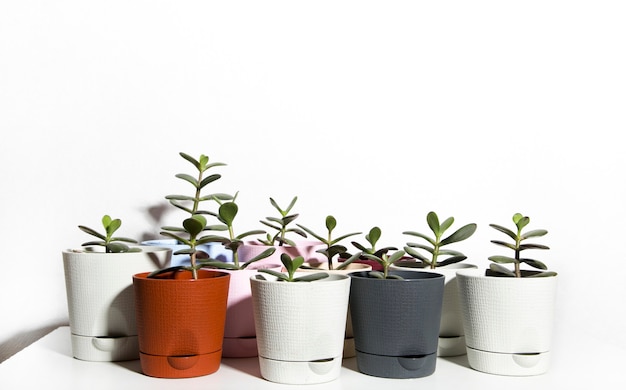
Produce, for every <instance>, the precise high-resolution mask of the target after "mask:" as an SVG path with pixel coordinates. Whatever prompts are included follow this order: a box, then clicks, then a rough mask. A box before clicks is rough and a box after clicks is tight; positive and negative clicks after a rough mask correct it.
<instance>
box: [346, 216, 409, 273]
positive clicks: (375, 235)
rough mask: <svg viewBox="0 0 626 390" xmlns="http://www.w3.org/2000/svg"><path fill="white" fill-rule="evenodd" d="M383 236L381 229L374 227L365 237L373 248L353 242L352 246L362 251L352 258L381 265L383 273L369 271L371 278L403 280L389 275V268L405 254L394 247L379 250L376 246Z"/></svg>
mask: <svg viewBox="0 0 626 390" xmlns="http://www.w3.org/2000/svg"><path fill="white" fill-rule="evenodd" d="M381 235H382V231H381V229H380V228H379V227H378V226H374V227H373V228H371V229H370V231H369V233H368V234H366V235H365V240H366V241H367V242H368V243H369V245H371V247H369V248H368V247H366V246H365V245H362V244H359V243H357V242H352V245H354V246H355V247H357V248H358V249H359V250H360V252H357V253H355V254H354V255H353V256H352V257H354V256H358V257H359V258H361V259H366V260H373V261H375V262H377V263H378V264H380V266H381V268H382V272H381V271H376V270H372V271H369V276H370V277H374V278H379V279H402V277H401V276H398V275H391V274H389V268H390V267H391V264H393V263H395V262H396V261H398V260H400V259H402V258H403V257H404V255H405V252H404V251H402V250H398V249H397V248H395V247H392V246H387V247H383V248H380V249H377V248H376V244H377V243H378V240H380V237H381Z"/></svg>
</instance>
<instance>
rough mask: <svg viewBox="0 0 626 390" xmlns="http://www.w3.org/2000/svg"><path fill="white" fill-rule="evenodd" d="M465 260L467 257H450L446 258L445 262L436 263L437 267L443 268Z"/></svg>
mask: <svg viewBox="0 0 626 390" xmlns="http://www.w3.org/2000/svg"><path fill="white" fill-rule="evenodd" d="M465 259H467V256H452V257H448V258H447V259H445V260H442V261H438V262H437V266H439V267H443V266H446V265H450V264H454V263H458V262H460V261H463V260H465Z"/></svg>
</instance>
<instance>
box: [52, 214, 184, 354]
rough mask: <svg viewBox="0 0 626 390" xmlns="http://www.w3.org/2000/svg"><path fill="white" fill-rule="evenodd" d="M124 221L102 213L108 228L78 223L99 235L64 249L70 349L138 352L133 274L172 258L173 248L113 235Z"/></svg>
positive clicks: (80, 226)
mask: <svg viewBox="0 0 626 390" xmlns="http://www.w3.org/2000/svg"><path fill="white" fill-rule="evenodd" d="M121 225H122V221H121V220H120V219H117V218H115V219H114V218H111V217H110V216H109V215H104V216H103V217H102V227H103V228H104V233H100V232H98V231H96V230H94V229H92V228H89V227H87V226H83V225H79V226H78V228H79V229H80V230H82V231H83V232H85V233H87V234H89V235H90V236H93V237H95V240H93V241H89V242H85V243H83V244H82V247H83V248H82V249H67V250H64V251H63V252H62V255H63V268H64V273H65V287H66V293H67V304H68V313H69V322H70V331H71V342H72V354H73V356H74V357H75V358H77V359H81V360H88V361H120V360H134V359H138V358H139V346H138V341H137V326H136V321H135V301H134V295H133V290H132V283H131V282H132V280H131V278H132V275H134V274H135V273H137V272H140V271H144V270H154V269H158V268H161V267H165V266H167V265H168V264H169V261H170V257H171V255H172V252H171V250H169V249H167V248H160V247H156V246H155V247H142V246H138V245H133V244H136V243H137V242H136V241H135V240H133V239H129V238H124V237H118V236H115V234H116V232H117V231H118V229H119V228H120V227H121Z"/></svg>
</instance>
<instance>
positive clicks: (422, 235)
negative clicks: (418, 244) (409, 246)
mask: <svg viewBox="0 0 626 390" xmlns="http://www.w3.org/2000/svg"><path fill="white" fill-rule="evenodd" d="M402 234H406V235H410V236H416V237H420V238H423V239H424V240H426V241H428V243H429V244H430V245H432V246H435V240H433V239H432V238H430V237H428V236H427V235H425V234H422V233H419V232H412V231H408V232H402Z"/></svg>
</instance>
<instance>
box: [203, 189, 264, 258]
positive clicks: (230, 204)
mask: <svg viewBox="0 0 626 390" xmlns="http://www.w3.org/2000/svg"><path fill="white" fill-rule="evenodd" d="M238 194H239V193H238V192H237V193H235V196H233V197H232V199H231V200H229V201H227V202H223V201H222V200H220V199H218V198H217V197H216V198H215V201H216V202H217V203H219V205H220V207H219V210H218V214H217V218H218V220H219V221H220V222H221V223H222V224H223V225H221V226H220V228H219V229H214V230H222V231H228V237H222V236H217V235H213V236H210V237H207V239H208V240H209V241H211V242H220V243H222V245H224V247H225V248H226V249H228V250H230V251H231V252H232V254H233V262H232V263H224V262H221V261H217V260H213V259H208V260H203V261H202V262H201V265H202V266H204V267H212V268H220V269H231V270H238V269H245V268H247V267H248V266H249V265H250V264H252V263H254V262H256V261H259V260H261V259H264V258H266V257H269V256H271V255H272V254H273V253H274V252H275V251H276V248H274V247H271V248H267V249H266V250H264V251H263V252H262V253H261V254H259V255H257V256H255V257H253V258H252V259H249V260H248V261H246V262H245V263H241V262H240V260H239V247H240V246H241V245H243V243H244V240H243V239H244V238H246V237H249V236H252V235H255V234H265V233H266V231H265V230H250V231H247V232H244V233H241V234H235V228H234V221H235V217H236V216H237V214H238V212H239V206H237V203H236V200H237V195H238Z"/></svg>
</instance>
